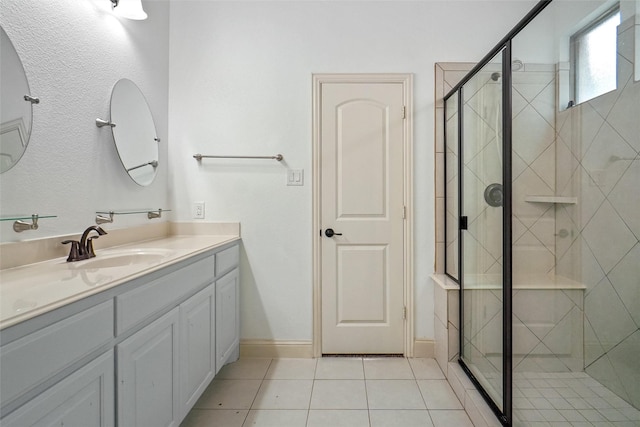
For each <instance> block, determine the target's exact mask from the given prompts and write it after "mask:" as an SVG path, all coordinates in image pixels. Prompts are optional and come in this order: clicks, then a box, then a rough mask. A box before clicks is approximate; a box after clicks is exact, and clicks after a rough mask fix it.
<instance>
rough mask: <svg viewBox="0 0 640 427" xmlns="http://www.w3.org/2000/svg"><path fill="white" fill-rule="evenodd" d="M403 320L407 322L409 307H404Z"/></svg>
mask: <svg viewBox="0 0 640 427" xmlns="http://www.w3.org/2000/svg"><path fill="white" fill-rule="evenodd" d="M402 318H403V319H404V320H407V307H406V306H405V307H402Z"/></svg>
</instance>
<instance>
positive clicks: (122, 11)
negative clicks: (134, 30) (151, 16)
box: [111, 0, 147, 20]
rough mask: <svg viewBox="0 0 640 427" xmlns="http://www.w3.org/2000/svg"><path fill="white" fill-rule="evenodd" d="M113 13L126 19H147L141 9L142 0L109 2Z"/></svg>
mask: <svg viewBox="0 0 640 427" xmlns="http://www.w3.org/2000/svg"><path fill="white" fill-rule="evenodd" d="M111 3H112V4H113V12H114V13H115V14H116V15H118V16H121V17H123V18H127V19H135V20H142V19H147V14H146V12H145V11H144V9H143V8H142V0H111Z"/></svg>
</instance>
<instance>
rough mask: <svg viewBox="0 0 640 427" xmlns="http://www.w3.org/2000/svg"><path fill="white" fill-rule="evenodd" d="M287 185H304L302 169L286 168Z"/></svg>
mask: <svg viewBox="0 0 640 427" xmlns="http://www.w3.org/2000/svg"><path fill="white" fill-rule="evenodd" d="M287 185H304V169H289V170H287Z"/></svg>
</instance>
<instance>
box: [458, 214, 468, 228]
mask: <svg viewBox="0 0 640 427" xmlns="http://www.w3.org/2000/svg"><path fill="white" fill-rule="evenodd" d="M459 226H460V230H467V229H468V228H469V219H468V218H467V217H466V216H461V217H460V224H459Z"/></svg>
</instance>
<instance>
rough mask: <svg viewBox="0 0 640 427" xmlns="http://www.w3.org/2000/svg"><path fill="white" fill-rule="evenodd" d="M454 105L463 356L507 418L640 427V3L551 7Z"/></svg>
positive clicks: (454, 225) (454, 94) (524, 422)
mask: <svg viewBox="0 0 640 427" xmlns="http://www.w3.org/2000/svg"><path fill="white" fill-rule="evenodd" d="M444 100H445V102H444V131H445V139H444V141H445V146H444V156H445V159H444V164H445V167H444V178H445V179H444V183H445V184H444V186H445V193H444V196H445V197H444V207H443V209H444V212H445V214H444V217H445V236H444V241H445V244H444V247H445V250H444V251H445V261H444V265H445V267H444V268H445V273H446V275H447V276H449V277H450V278H451V279H453V280H455V281H457V282H458V283H459V284H460V323H459V324H460V356H459V362H460V364H461V365H462V366H463V368H464V370H465V371H466V372H467V374H468V375H469V376H470V378H471V379H472V380H473V381H474V383H475V384H476V386H477V387H478V389H479V390H480V391H481V393H482V394H483V396H484V397H485V400H487V402H488V403H489V404H490V406H491V407H492V409H493V410H494V412H495V413H496V415H498V418H499V419H500V420H501V422H502V423H503V424H504V425H513V426H528V425H555V424H554V423H558V424H557V425H575V426H589V425H625V426H640V411H639V409H640V240H639V239H640V0H622V1H616V2H612V1H594V0H592V1H581V0H573V1H566V0H553V1H541V2H540V3H538V4H537V5H536V7H535V8H534V9H533V10H532V11H531V12H530V13H529V14H528V15H527V16H526V17H525V18H523V20H522V21H521V22H520V23H518V25H517V26H516V27H515V28H514V30H512V31H511V32H510V33H509V34H508V35H507V36H506V37H505V38H504V39H503V40H502V41H501V42H500V43H499V44H498V45H497V46H496V47H495V48H494V49H493V50H492V51H491V52H489V53H488V54H487V55H486V56H485V58H484V59H483V60H482V61H481V62H480V63H479V64H478V65H477V66H475V67H474V68H473V69H472V70H471V71H470V72H469V73H468V74H467V75H466V76H464V77H462V79H461V80H460V82H459V83H458V84H457V85H455V87H453V88H452V89H451V91H450V92H449V93H448V94H447V95H446V96H445V97H444ZM537 423H539V424H537Z"/></svg>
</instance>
